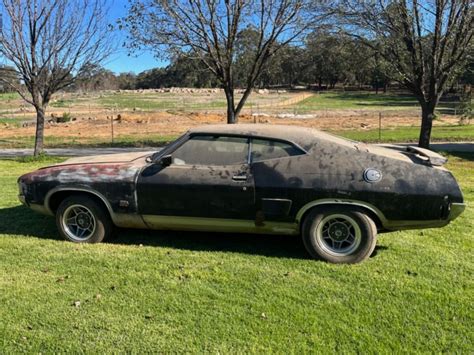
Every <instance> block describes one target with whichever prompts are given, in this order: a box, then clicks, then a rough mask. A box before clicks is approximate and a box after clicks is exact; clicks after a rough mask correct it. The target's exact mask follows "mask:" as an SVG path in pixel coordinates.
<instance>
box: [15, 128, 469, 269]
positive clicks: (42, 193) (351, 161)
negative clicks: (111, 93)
mask: <svg viewBox="0 0 474 355" xmlns="http://www.w3.org/2000/svg"><path fill="white" fill-rule="evenodd" d="M445 162H446V159H445V158H444V157H442V156H441V155H438V154H436V153H434V152H431V151H429V150H425V149H420V148H417V147H408V148H406V147H397V146H393V147H388V148H383V147H379V146H374V145H368V144H363V143H358V142H353V141H349V140H345V139H342V138H339V137H336V136H332V135H329V134H326V133H323V132H319V131H316V130H312V129H308V128H298V127H289V126H277V125H257V124H256V125H209V126H203V127H199V128H195V129H191V130H190V131H188V132H187V133H186V134H184V135H183V136H181V137H180V138H179V139H177V140H176V141H175V142H173V143H171V144H169V145H168V146H167V147H165V148H164V149H163V150H161V151H159V152H153V151H151V152H145V153H141V152H140V153H127V154H113V155H103V156H94V157H83V158H73V159H69V160H66V161H65V162H63V163H61V164H56V165H53V166H48V167H45V168H42V169H39V170H37V171H34V172H31V173H29V174H25V175H23V176H21V177H20V178H19V180H18V183H19V190H20V194H19V198H20V200H21V201H22V202H23V203H24V204H26V205H27V206H29V207H31V208H32V209H33V210H35V211H38V212H42V213H45V214H49V215H52V216H54V215H55V216H56V222H57V225H58V229H59V231H60V233H61V234H62V235H63V236H64V237H65V238H66V239H68V240H71V241H75V242H100V241H102V240H103V239H104V238H106V237H108V236H109V235H111V234H112V233H113V227H114V226H116V227H125V228H143V229H157V230H160V229H161V230H166V229H176V230H193V231H194V230H196V231H217V232H245V233H265V234H292V235H302V237H303V241H304V244H305V246H306V248H307V250H308V252H309V253H310V254H311V255H312V256H313V257H316V258H320V259H324V260H327V261H330V262H341V263H354V262H359V261H362V260H364V259H366V258H367V257H368V256H369V255H370V254H371V253H372V251H373V249H374V247H375V242H376V234H377V232H385V231H395V230H401V229H412V228H431V227H442V226H445V225H447V224H448V223H449V222H450V221H452V220H453V219H455V218H456V217H457V216H459V215H460V214H461V213H462V211H463V210H464V208H465V205H464V201H463V196H462V193H461V190H460V188H459V186H458V184H457V182H456V180H455V178H454V177H453V175H452V174H451V173H450V172H449V171H448V170H447V169H445V168H444V167H443V166H442V165H443V164H444V163H445Z"/></svg>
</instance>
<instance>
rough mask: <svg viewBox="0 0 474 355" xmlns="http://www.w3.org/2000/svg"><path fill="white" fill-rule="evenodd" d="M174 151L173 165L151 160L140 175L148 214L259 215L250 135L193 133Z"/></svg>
mask: <svg viewBox="0 0 474 355" xmlns="http://www.w3.org/2000/svg"><path fill="white" fill-rule="evenodd" d="M171 156H172V163H171V165H169V166H166V167H162V166H160V165H159V164H153V165H150V166H149V167H147V168H145V169H144V170H143V171H142V172H141V174H140V176H139V178H138V182H137V198H138V209H139V213H140V214H142V215H143V216H145V217H144V218H145V219H146V218H147V217H146V216H177V217H202V218H225V219H244V220H253V219H255V189H254V182H253V177H252V175H251V174H250V169H249V165H248V156H249V139H248V138H247V137H230V136H210V135H196V136H191V137H190V138H189V139H188V140H187V141H185V142H184V144H182V145H181V146H179V147H178V148H177V149H176V150H174V151H173V152H172V153H171Z"/></svg>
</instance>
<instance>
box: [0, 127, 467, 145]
mask: <svg viewBox="0 0 474 355" xmlns="http://www.w3.org/2000/svg"><path fill="white" fill-rule="evenodd" d="M19 122H20V121H18V122H15V123H14V124H17V125H19V124H20V123H19ZM1 123H2V120H0V124H1ZM330 133H333V134H336V135H340V136H342V137H346V138H349V139H353V140H357V141H361V142H366V143H377V142H380V143H394V142H398V143H402V142H417V141H418V136H419V134H420V130H419V127H398V128H390V129H389V128H387V129H382V135H381V136H382V139H381V140H379V131H378V130H377V129H373V130H357V131H356V130H343V131H330ZM176 138H177V136H173V135H160V134H146V135H145V134H137V135H119V136H116V137H115V138H114V142H113V143H112V141H111V139H110V138H100V139H99V138H95V137H91V138H88V137H84V136H77V137H74V136H72V137H57V136H47V137H45V139H44V141H45V146H46V148H71V147H72V148H79V147H98V148H100V147H161V146H163V145H165V144H167V143H169V142H171V141H173V140H175V139H176ZM472 140H474V125H465V126H461V125H452V126H451V125H449V126H448V125H446V126H434V127H433V131H432V139H431V141H432V142H459V141H472ZM33 145H34V137H33V136H16V137H9V138H3V139H0V149H2V148H32V147H33Z"/></svg>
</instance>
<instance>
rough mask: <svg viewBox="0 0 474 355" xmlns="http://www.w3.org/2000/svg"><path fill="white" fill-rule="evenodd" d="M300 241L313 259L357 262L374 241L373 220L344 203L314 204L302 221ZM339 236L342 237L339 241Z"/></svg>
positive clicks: (373, 244) (372, 247)
mask: <svg viewBox="0 0 474 355" xmlns="http://www.w3.org/2000/svg"><path fill="white" fill-rule="evenodd" d="M302 238H303V243H304V246H305V248H306V250H307V251H308V253H309V254H310V255H311V256H312V257H313V258H315V259H319V260H324V261H328V262H330V263H337V264H342V263H344V264H355V263H360V262H362V261H364V260H366V259H367V258H369V256H370V255H371V254H372V252H373V251H374V248H375V245H376V243H377V227H376V225H375V223H374V221H373V220H372V219H371V218H370V217H368V216H367V215H366V214H365V213H363V212H361V211H360V210H357V209H354V208H349V207H346V206H340V207H339V206H334V207H333V206H331V207H325V208H317V209H314V210H313V211H311V212H310V213H309V214H308V215H307V216H306V218H305V219H304V222H303V228H302ZM343 238H346V239H345V240H344V241H342V239H343Z"/></svg>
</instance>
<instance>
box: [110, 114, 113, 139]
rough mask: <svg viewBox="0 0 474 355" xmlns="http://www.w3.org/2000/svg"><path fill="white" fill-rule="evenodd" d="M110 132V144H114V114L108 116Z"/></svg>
mask: <svg viewBox="0 0 474 355" xmlns="http://www.w3.org/2000/svg"><path fill="white" fill-rule="evenodd" d="M110 132H111V134H112V144H114V115H113V114H112V115H111V116H110Z"/></svg>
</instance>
